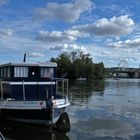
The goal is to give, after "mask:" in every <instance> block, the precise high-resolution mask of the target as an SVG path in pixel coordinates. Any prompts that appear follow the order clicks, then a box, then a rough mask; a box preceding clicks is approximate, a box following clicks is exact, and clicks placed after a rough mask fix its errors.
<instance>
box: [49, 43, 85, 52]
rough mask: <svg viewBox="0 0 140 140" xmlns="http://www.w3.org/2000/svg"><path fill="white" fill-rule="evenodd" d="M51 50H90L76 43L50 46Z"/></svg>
mask: <svg viewBox="0 0 140 140" xmlns="http://www.w3.org/2000/svg"><path fill="white" fill-rule="evenodd" d="M50 50H55V51H81V52H83V53H84V54H87V53H88V50H87V49H86V48H85V47H84V46H78V45H76V44H60V45H57V46H55V47H50Z"/></svg>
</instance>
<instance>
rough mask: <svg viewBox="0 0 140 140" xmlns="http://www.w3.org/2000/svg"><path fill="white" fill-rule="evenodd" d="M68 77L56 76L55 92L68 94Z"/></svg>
mask: <svg viewBox="0 0 140 140" xmlns="http://www.w3.org/2000/svg"><path fill="white" fill-rule="evenodd" d="M68 82H69V80H68V79H64V78H57V79H56V94H57V96H59V95H64V96H68Z"/></svg>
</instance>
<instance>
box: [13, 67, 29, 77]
mask: <svg viewBox="0 0 140 140" xmlns="http://www.w3.org/2000/svg"><path fill="white" fill-rule="evenodd" d="M14 77H28V67H15V68H14Z"/></svg>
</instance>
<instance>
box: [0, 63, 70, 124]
mask: <svg viewBox="0 0 140 140" xmlns="http://www.w3.org/2000/svg"><path fill="white" fill-rule="evenodd" d="M56 68H57V64H56V63H53V62H44V63H41V62H39V63H28V62H21V63H6V64H1V65H0V117H1V118H4V119H7V120H14V121H22V122H27V123H28V122H29V123H37V124H45V125H50V124H52V123H54V121H55V120H57V118H59V116H60V115H61V114H62V112H65V109H66V108H67V107H68V106H69V105H70V103H69V101H68V80H67V79H61V78H57V74H56ZM61 85H62V86H61Z"/></svg>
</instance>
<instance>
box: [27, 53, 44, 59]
mask: <svg viewBox="0 0 140 140" xmlns="http://www.w3.org/2000/svg"><path fill="white" fill-rule="evenodd" d="M27 56H28V57H34V58H42V57H44V54H42V53H38V52H30V53H28V54H27Z"/></svg>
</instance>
